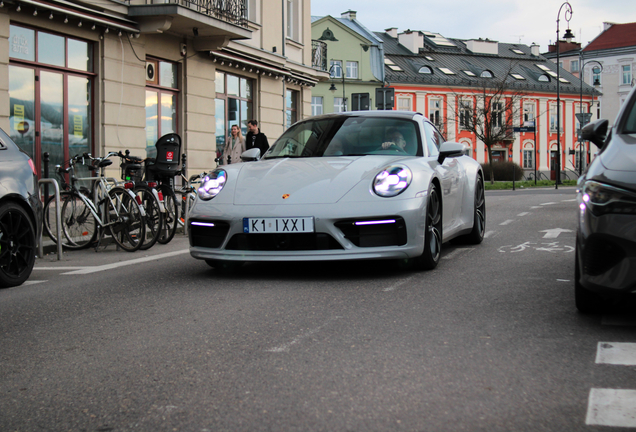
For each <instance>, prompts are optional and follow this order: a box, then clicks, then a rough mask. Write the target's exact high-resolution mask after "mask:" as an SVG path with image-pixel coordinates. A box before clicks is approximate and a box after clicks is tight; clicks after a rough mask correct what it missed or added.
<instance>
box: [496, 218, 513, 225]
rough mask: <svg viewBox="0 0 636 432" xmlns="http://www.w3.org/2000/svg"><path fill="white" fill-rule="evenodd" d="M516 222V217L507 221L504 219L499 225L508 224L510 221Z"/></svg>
mask: <svg viewBox="0 0 636 432" xmlns="http://www.w3.org/2000/svg"><path fill="white" fill-rule="evenodd" d="M512 222H514V219H508V220H507V221H503V222H502V223H500V224H499V225H508V224H510V223H512Z"/></svg>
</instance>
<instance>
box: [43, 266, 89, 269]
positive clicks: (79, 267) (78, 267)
mask: <svg viewBox="0 0 636 432" xmlns="http://www.w3.org/2000/svg"><path fill="white" fill-rule="evenodd" d="M83 268H89V267H82V266H75V267H33V270H79V269H83Z"/></svg>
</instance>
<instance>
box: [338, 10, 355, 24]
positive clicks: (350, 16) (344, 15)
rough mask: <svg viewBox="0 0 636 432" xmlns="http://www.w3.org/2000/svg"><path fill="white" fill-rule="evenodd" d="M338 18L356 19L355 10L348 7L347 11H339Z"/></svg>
mask: <svg viewBox="0 0 636 432" xmlns="http://www.w3.org/2000/svg"><path fill="white" fill-rule="evenodd" d="M340 18H342V19H348V20H349V21H353V20H354V19H356V11H352V10H351V9H349V10H348V11H346V12H343V13H341V14H340Z"/></svg>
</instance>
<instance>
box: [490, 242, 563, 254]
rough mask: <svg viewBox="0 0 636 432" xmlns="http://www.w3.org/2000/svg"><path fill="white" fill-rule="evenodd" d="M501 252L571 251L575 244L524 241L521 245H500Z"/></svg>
mask: <svg viewBox="0 0 636 432" xmlns="http://www.w3.org/2000/svg"><path fill="white" fill-rule="evenodd" d="M497 250H498V251H499V252H501V253H518V252H523V251H525V250H535V251H540V252H550V253H570V252H573V251H574V247H573V246H567V245H562V244H560V243H559V242H558V241H554V242H549V243H546V242H542V243H537V242H524V243H521V244H519V245H516V246H513V245H506V246H500V247H499V248H498V249H497Z"/></svg>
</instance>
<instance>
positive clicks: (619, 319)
mask: <svg viewBox="0 0 636 432" xmlns="http://www.w3.org/2000/svg"><path fill="white" fill-rule="evenodd" d="M601 324H602V325H610V326H624V327H636V316H634V315H603V318H602V319H601Z"/></svg>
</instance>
